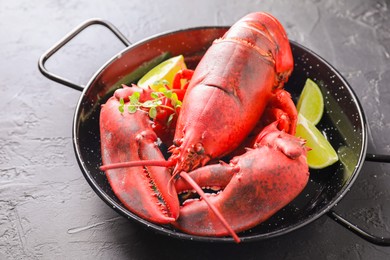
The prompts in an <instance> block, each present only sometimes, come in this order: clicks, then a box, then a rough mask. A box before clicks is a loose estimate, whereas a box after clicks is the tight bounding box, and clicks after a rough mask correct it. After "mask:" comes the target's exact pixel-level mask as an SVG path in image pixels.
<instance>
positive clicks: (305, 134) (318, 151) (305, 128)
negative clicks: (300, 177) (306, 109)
mask: <svg viewBox="0 0 390 260" xmlns="http://www.w3.org/2000/svg"><path fill="white" fill-rule="evenodd" d="M296 136H298V137H301V138H303V139H305V140H306V145H307V146H308V147H309V148H311V150H310V151H308V152H307V163H308V165H309V167H310V168H312V169H322V168H325V167H327V166H330V165H332V164H334V163H335V162H337V161H338V160H339V158H338V156H337V153H336V151H335V150H334V149H333V147H332V145H331V144H330V143H329V141H328V140H327V139H326V138H325V137H324V136H323V135H322V133H321V132H320V131H319V130H318V129H317V127H316V126H315V125H314V124H313V123H312V122H311V121H309V120H308V119H306V118H305V117H304V116H303V115H302V114H298V124H297V131H296Z"/></svg>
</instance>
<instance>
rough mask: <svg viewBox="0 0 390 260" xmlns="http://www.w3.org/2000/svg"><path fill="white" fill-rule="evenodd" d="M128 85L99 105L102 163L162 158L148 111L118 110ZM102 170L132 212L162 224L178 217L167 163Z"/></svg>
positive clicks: (177, 203) (115, 191)
mask: <svg viewBox="0 0 390 260" xmlns="http://www.w3.org/2000/svg"><path fill="white" fill-rule="evenodd" d="M129 89H130V88H129ZM129 89H125V90H123V89H121V90H120V91H118V92H117V93H116V97H115V96H114V97H112V98H110V99H109V100H108V101H107V103H106V104H104V105H103V106H102V110H101V113H100V134H101V150H102V160H103V164H105V165H110V164H114V163H118V162H128V161H130V162H131V161H140V160H158V161H165V159H164V157H163V155H162V153H161V152H160V150H159V148H158V147H157V145H156V141H157V136H156V134H155V132H154V131H153V129H152V127H151V122H150V120H149V117H148V114H147V113H146V112H144V111H141V110H139V111H137V112H136V113H134V114H130V113H127V112H125V113H120V112H119V110H118V107H119V105H120V102H119V100H118V98H120V97H121V95H122V94H123V92H126V95H127V94H129V93H128V92H129ZM141 95H142V94H141ZM105 172H106V176H107V179H108V181H109V183H110V185H111V187H112V189H113V191H114V193H115V195H116V196H117V197H118V199H119V200H120V201H121V202H122V203H123V204H124V205H125V206H126V207H127V208H128V209H129V210H131V211H132V212H133V213H135V214H137V215H138V216H140V217H142V218H145V219H148V220H150V221H153V222H155V223H161V224H167V223H171V222H173V221H174V220H175V219H176V218H177V217H178V214H179V201H178V198H177V195H176V191H175V188H174V186H173V184H172V182H170V178H171V174H170V172H169V170H168V169H167V168H166V167H154V166H145V165H143V166H137V167H130V168H117V169H108V170H106V171H105Z"/></svg>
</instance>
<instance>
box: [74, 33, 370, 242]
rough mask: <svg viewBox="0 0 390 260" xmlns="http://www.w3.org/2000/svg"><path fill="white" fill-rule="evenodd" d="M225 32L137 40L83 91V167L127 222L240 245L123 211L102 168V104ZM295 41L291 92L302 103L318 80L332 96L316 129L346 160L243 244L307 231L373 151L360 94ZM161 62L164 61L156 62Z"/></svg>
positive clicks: (78, 127) (79, 135)
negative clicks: (157, 65) (153, 68)
mask: <svg viewBox="0 0 390 260" xmlns="http://www.w3.org/2000/svg"><path fill="white" fill-rule="evenodd" d="M225 31H226V28H225V27H207V28H194V29H189V30H182V31H176V32H172V33H167V34H162V35H158V36H156V37H153V38H150V39H146V40H145V41H142V42H140V43H137V44H135V45H133V46H131V47H129V48H127V49H125V50H124V51H122V52H121V53H119V54H118V55H117V56H115V57H113V58H112V59H111V60H110V61H108V62H107V63H106V64H105V65H104V66H103V67H102V68H101V69H100V70H99V71H98V72H97V73H96V74H95V76H94V77H93V78H92V79H91V81H90V82H89V83H88V85H87V87H86V88H85V89H84V91H83V93H82V96H81V98H80V100H79V103H78V105H77V108H76V113H75V118H74V129H73V134H74V148H75V152H76V156H77V159H78V162H79V164H80V168H81V170H82V172H83V174H84V176H85V178H86V179H87V181H88V182H89V184H90V185H91V187H92V188H93V189H94V190H95V192H96V193H97V194H98V195H99V196H100V197H101V198H102V199H103V200H104V201H105V202H106V203H107V204H108V205H109V206H111V207H113V208H114V209H115V210H116V211H118V212H119V213H120V214H122V215H124V216H125V217H127V218H131V219H135V220H136V221H138V222H140V223H142V224H144V225H145V226H146V227H148V228H152V229H154V230H155V231H157V232H160V233H164V234H168V235H170V236H175V237H179V238H184V239H192V240H193V239H195V240H200V241H233V240H232V239H231V238H205V237H195V236H191V235H187V234H184V233H182V232H180V231H177V230H174V229H173V228H171V227H169V226H159V225H155V224H153V223H150V222H148V221H146V220H143V219H141V218H139V217H137V216H136V215H134V214H132V213H131V212H129V211H128V210H127V209H125V208H124V207H123V205H122V204H121V203H120V201H119V200H118V199H117V197H116V196H115V195H114V193H113V191H112V189H111V187H110V185H109V183H108V181H107V179H106V177H105V175H104V173H103V172H102V171H100V170H99V166H100V165H101V164H102V162H101V156H100V135H99V113H100V105H101V104H103V103H104V102H105V101H106V100H107V99H108V97H109V96H110V95H111V94H112V91H113V89H115V88H117V87H119V86H120V84H122V83H127V84H128V83H131V82H134V81H135V80H136V79H137V78H139V77H140V76H142V72H140V71H139V70H137V69H138V68H139V67H147V66H148V65H150V61H151V60H153V59H155V61H156V60H158V59H161V58H164V56H165V55H168V54H170V55H179V54H183V55H184V56H185V57H186V62H187V64H188V65H189V67H192V68H194V67H195V66H196V63H197V61H199V58H200V57H201V55H202V54H203V53H204V51H205V50H206V49H207V48H208V46H209V45H210V44H211V43H212V41H213V40H214V39H216V38H218V37H220V36H221V35H222V34H223V33H224V32H225ZM291 44H292V51H293V55H294V60H295V68H294V72H293V74H292V76H291V78H290V79H289V81H288V83H287V85H286V86H285V87H286V89H287V90H288V91H289V92H290V93H291V94H292V97H293V99H294V100H295V101H296V100H297V99H298V96H299V94H300V92H301V91H302V88H303V86H304V83H305V81H306V79H307V78H311V79H312V80H314V81H315V82H317V83H318V84H319V86H320V88H321V91H322V93H323V95H324V98H325V112H324V116H323V118H322V120H321V121H320V122H319V124H318V125H317V127H318V128H319V129H320V130H321V131H322V132H323V133H324V134H325V135H326V137H327V138H328V140H330V142H331V144H332V145H333V147H334V148H335V149H336V151H338V153H339V156H340V158H341V160H340V161H339V162H337V163H335V164H334V165H332V166H330V167H328V168H326V169H322V170H310V180H309V183H308V185H307V187H306V188H305V189H304V191H303V192H302V193H301V194H300V195H299V196H298V197H297V198H296V199H295V200H294V201H292V202H291V203H290V204H289V205H287V206H286V207H285V208H283V209H282V210H280V211H279V212H278V213H277V214H275V215H274V216H273V217H271V218H270V219H269V220H268V221H266V222H264V223H262V224H260V225H259V226H257V227H255V228H253V229H251V230H248V231H246V232H243V233H241V234H240V236H241V237H242V241H250V240H259V239H264V238H269V237H274V236H278V235H281V234H285V233H287V232H289V231H292V230H294V229H296V228H299V227H300V226H303V225H305V224H307V223H309V222H311V221H313V220H315V219H317V218H318V217H320V216H321V215H322V214H324V213H325V212H326V211H327V210H329V209H330V208H331V207H332V206H333V205H334V204H335V203H337V201H338V200H339V199H341V197H342V195H344V193H345V192H346V191H348V189H349V187H350V186H351V185H352V183H353V181H354V180H355V179H356V177H357V174H358V173H359V171H360V167H361V163H362V157H363V156H364V154H365V149H366V130H365V127H366V126H365V120H364V115H363V113H362V110H361V106H360V105H359V102H358V100H357V99H356V96H355V94H354V93H353V91H352V89H351V88H350V87H349V85H348V83H347V82H346V81H345V80H344V79H343V78H342V76H341V75H340V74H339V73H338V72H337V71H336V70H335V69H334V68H332V67H331V66H330V65H329V64H327V63H326V62H325V61H324V60H322V59H321V58H320V57H318V56H317V55H316V54H314V53H312V52H311V51H310V50H308V49H306V48H304V47H302V46H300V45H299V44H296V43H294V42H292V43H291ZM156 57H157V58H156Z"/></svg>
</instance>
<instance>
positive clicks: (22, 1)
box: [0, 0, 390, 259]
mask: <svg viewBox="0 0 390 260" xmlns="http://www.w3.org/2000/svg"><path fill="white" fill-rule="evenodd" d="M114 2H115V3H114ZM389 5H390V3H389V1H386V0H358V1H353V0H347V1H325V0H323V1H322V0H305V1H288V0H284V1H247V0H241V1H239V0H234V1H224V0H216V1H210V0H199V1H174V0H165V1H151V0H142V1H140V0H131V1H129V0H120V1H103V0H98V1H92V0H91V1H78V0H66V1H62V0H56V1H27V0H15V1H0V97H1V102H0V110H1V113H0V259H55V258H56V259H152V258H153V259H180V258H186V259H204V258H206V259H207V258H213V259H236V258H240V259H263V258H264V259H267V258H268V259H313V258H314V257H316V259H341V258H342V259H386V258H389V257H390V248H385V247H379V246H375V245H372V244H369V243H368V242H366V241H363V240H362V239H360V238H359V237H357V236H355V235H354V234H352V233H350V232H349V231H348V230H345V229H344V228H342V227H341V226H339V225H338V224H336V223H334V222H333V221H332V220H330V219H329V218H328V217H327V216H324V217H322V218H320V219H319V220H317V221H315V222H314V223H312V224H310V225H308V226H306V227H304V228H301V229H300V230H298V231H295V232H293V233H291V234H288V235H285V236H282V237H280V238H276V239H271V240H267V241H263V242H259V243H250V244H243V245H238V246H236V245H220V244H215V245H207V244H204V243H194V242H191V241H178V240H176V239H171V238H168V237H163V236H160V235H155V234H153V233H151V232H148V231H145V230H144V229H143V228H141V227H139V226H138V225H136V224H134V223H132V222H130V221H127V220H126V219H124V218H122V217H120V216H119V215H118V214H117V213H115V212H114V211H113V210H112V209H110V208H109V207H107V206H106V204H104V203H103V202H102V201H101V200H100V199H99V198H98V197H97V195H95V193H94V192H93V191H92V189H91V188H90V187H89V185H88V184H87V182H86V181H85V179H84V177H83V176H82V174H81V172H80V170H79V168H78V165H77V162H76V158H75V156H74V152H73V147H72V140H71V138H72V137H71V125H72V120H73V113H74V109H75V106H76V103H77V101H78V98H79V96H80V92H78V91H75V90H73V89H69V88H67V87H64V86H62V85H59V84H57V83H54V82H52V81H50V80H48V79H46V78H44V77H43V76H42V75H41V74H40V72H39V71H38V69H37V61H38V58H39V57H40V55H41V54H43V52H44V51H46V50H47V49H48V48H49V47H51V46H52V45H53V44H54V43H55V42H56V41H57V40H59V39H60V38H62V37H63V36H64V35H65V34H66V33H68V32H69V31H70V30H71V29H73V28H74V27H75V26H76V25H78V24H79V23H81V22H83V21H84V20H86V19H89V18H92V17H101V18H103V19H107V20H109V21H111V22H112V23H113V24H114V25H116V26H117V27H118V28H119V29H120V30H121V31H122V32H123V33H124V34H125V35H126V36H127V37H128V38H129V39H130V40H131V41H132V42H136V41H138V40H141V39H143V38H145V37H149V36H151V35H153V34H156V33H161V32H164V31H168V30H176V29H182V28H187V27H193V26H202V25H231V24H232V23H234V21H236V20H237V19H238V18H240V17H241V16H243V15H245V14H246V13H249V12H252V11H257V10H263V11H268V12H271V13H272V14H273V15H275V16H276V17H278V19H279V20H280V21H281V22H282V24H284V25H285V27H286V30H287V32H288V34H289V37H290V38H291V39H293V40H295V41H297V42H299V43H301V44H303V45H305V46H307V47H309V48H310V49H312V50H313V51H315V52H316V53H318V54H319V55H320V56H322V57H323V58H325V59H326V60H328V61H329V62H330V63H331V64H333V65H334V66H335V67H336V68H338V69H339V70H340V72H341V73H342V74H343V75H344V76H345V77H346V79H347V80H348V81H349V83H350V84H351V85H352V86H353V88H354V90H355V92H356V94H357V96H358V97H359V99H360V101H361V102H362V105H363V107H364V110H365V112H366V115H367V119H368V120H367V121H368V124H369V128H370V136H369V141H370V145H369V151H370V152H374V151H376V152H379V153H387V154H389V153H390V115H389V111H390V87H389V82H390V73H389V72H390V10H389V8H390V6H389ZM121 48H123V47H122V45H121V44H120V43H118V41H117V40H116V39H115V38H114V37H113V36H112V35H111V34H110V33H108V32H107V31H106V30H104V29H99V28H96V29H95V28H91V29H88V30H87V31H85V33H83V34H82V35H81V36H80V37H78V38H77V39H75V40H74V41H72V42H71V44H69V45H68V46H67V47H66V48H65V49H64V50H62V51H61V52H60V53H58V54H56V55H55V56H54V57H53V59H52V60H50V62H48V67H49V68H50V69H51V70H52V71H54V72H58V73H59V74H61V75H63V76H65V77H67V78H70V79H72V80H74V81H76V82H79V83H81V84H85V83H86V82H87V81H88V79H89V77H91V76H92V74H93V73H94V72H95V71H96V70H97V69H98V68H99V67H100V65H101V64H103V63H104V62H105V61H106V60H107V59H109V58H110V57H111V56H112V55H114V54H115V53H117V52H118V51H119V50H121ZM389 170H390V168H389V166H388V165H385V164H373V163H366V164H365V166H364V167H363V170H362V174H360V176H359V178H358V180H357V181H356V182H355V184H354V186H353V187H352V189H351V191H350V192H349V193H348V194H347V196H346V197H345V198H344V199H343V200H342V201H341V203H339V205H338V206H337V207H336V211H338V212H342V213H343V215H344V216H346V217H348V218H349V219H351V220H353V221H355V222H356V223H358V224H359V225H360V226H362V227H363V228H365V229H369V230H371V231H373V232H375V233H377V234H381V235H384V236H390V206H388V205H389V200H390V189H389V186H390V176H389V172H390V171H389Z"/></svg>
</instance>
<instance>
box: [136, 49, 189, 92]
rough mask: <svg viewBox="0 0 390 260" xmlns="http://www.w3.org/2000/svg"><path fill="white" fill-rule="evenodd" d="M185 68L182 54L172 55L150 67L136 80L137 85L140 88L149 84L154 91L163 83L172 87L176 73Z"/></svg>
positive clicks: (162, 85)
mask: <svg viewBox="0 0 390 260" xmlns="http://www.w3.org/2000/svg"><path fill="white" fill-rule="evenodd" d="M186 68H187V66H186V64H185V62H184V57H183V55H179V56H175V57H172V58H170V59H168V60H166V61H163V62H162V63H160V64H159V65H157V66H156V67H154V68H153V69H151V70H150V71H149V72H148V73H146V74H145V75H144V76H143V77H142V78H141V79H140V80H139V81H138V83H137V85H138V86H139V87H141V88H147V87H148V86H150V88H151V89H153V90H154V91H158V90H159V89H160V88H161V87H164V85H167V86H168V87H169V88H172V82H173V79H174V77H175V75H176V73H177V72H178V71H180V70H182V69H186Z"/></svg>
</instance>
